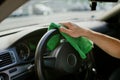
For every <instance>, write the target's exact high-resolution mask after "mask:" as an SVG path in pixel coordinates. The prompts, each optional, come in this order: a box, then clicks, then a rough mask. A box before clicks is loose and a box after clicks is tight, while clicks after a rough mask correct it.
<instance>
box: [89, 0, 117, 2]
mask: <svg viewBox="0 0 120 80" xmlns="http://www.w3.org/2000/svg"><path fill="white" fill-rule="evenodd" d="M90 1H92V2H117V1H118V0H90Z"/></svg>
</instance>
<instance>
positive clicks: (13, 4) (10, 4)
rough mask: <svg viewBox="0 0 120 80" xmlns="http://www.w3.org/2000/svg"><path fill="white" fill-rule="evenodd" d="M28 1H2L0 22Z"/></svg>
mask: <svg viewBox="0 0 120 80" xmlns="http://www.w3.org/2000/svg"><path fill="white" fill-rule="evenodd" d="M27 1H28V0H0V22H2V21H3V20H4V19H5V18H6V17H8V16H9V15H10V14H11V13H12V12H13V11H14V10H16V9H17V8H18V7H20V6H21V5H23V4H24V3H25V2H27ZM8 8H9V9H8Z"/></svg>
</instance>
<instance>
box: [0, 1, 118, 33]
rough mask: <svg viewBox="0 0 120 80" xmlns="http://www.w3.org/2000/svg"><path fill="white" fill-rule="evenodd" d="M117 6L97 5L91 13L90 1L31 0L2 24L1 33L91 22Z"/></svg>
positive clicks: (0, 25)
mask: <svg viewBox="0 0 120 80" xmlns="http://www.w3.org/2000/svg"><path fill="white" fill-rule="evenodd" d="M116 4H118V3H110V2H109V3H97V7H96V10H95V11H91V7H90V1H89V0H30V1H28V2H27V3H25V4H24V5H23V6H21V7H20V8H18V9H17V10H16V11H14V12H13V13H12V14H11V15H10V16H9V17H8V18H7V19H6V20H4V21H3V22H2V23H1V24H0V27H1V29H0V31H3V30H7V29H12V28H18V27H26V25H33V24H43V23H50V22H53V21H84V20H91V19H95V18H96V16H99V15H100V14H102V13H104V12H106V11H107V10H110V9H111V8H112V7H114V6H115V5H116ZM88 12H89V14H88ZM10 25H11V26H10ZM3 26H4V27H3Z"/></svg>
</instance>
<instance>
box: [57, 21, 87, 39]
mask: <svg viewBox="0 0 120 80" xmlns="http://www.w3.org/2000/svg"><path fill="white" fill-rule="evenodd" d="M60 24H62V25H63V26H64V27H61V28H60V29H59V30H60V31H61V32H63V33H66V34H68V35H70V36H71V37H80V36H85V35H86V33H87V31H88V29H85V28H82V27H80V26H78V25H76V24H74V23H71V22H67V23H60Z"/></svg>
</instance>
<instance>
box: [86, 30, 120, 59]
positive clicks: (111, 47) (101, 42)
mask: <svg viewBox="0 0 120 80" xmlns="http://www.w3.org/2000/svg"><path fill="white" fill-rule="evenodd" d="M86 37H87V38H89V39H90V40H92V41H93V42H94V43H95V44H96V45H97V46H99V47H100V48H101V49H103V50H104V51H105V52H107V53H108V54H109V55H111V56H113V57H116V58H120V40H118V39H115V38H112V37H110V36H107V35H104V34H101V33H98V32H94V31H91V30H90V31H87V34H86Z"/></svg>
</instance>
